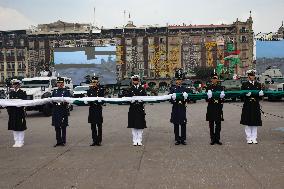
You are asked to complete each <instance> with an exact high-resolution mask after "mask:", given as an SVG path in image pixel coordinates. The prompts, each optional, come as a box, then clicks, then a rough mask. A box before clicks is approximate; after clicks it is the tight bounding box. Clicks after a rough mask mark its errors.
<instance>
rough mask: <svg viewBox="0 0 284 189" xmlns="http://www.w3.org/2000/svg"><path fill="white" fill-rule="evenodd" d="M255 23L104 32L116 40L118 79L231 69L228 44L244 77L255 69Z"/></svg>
mask: <svg viewBox="0 0 284 189" xmlns="http://www.w3.org/2000/svg"><path fill="white" fill-rule="evenodd" d="M252 24H253V20H252V18H251V17H249V18H248V19H247V21H245V22H241V21H239V20H236V22H234V23H233V24H229V25H225V24H222V25H173V26H167V27H146V28H137V27H135V26H134V25H133V24H130V26H127V25H126V27H125V28H123V30H121V31H119V30H117V29H110V30H105V31H104V32H105V33H109V36H115V37H116V41H117V51H118V53H117V71H118V76H119V79H124V78H128V77H129V76H130V75H131V74H133V73H136V74H140V75H141V76H142V77H144V78H145V79H161V78H170V77H172V76H173V74H174V70H175V69H177V68H183V69H184V70H185V72H187V73H192V72H193V71H194V69H195V68H196V67H214V68H215V67H216V66H217V64H223V65H224V66H229V62H228V61H227V60H224V58H225V57H227V56H228V55H229V52H228V50H227V49H228V46H229V45H231V46H233V48H234V50H235V52H238V57H239V59H240V62H239V63H238V64H237V65H236V66H235V68H234V69H235V73H236V74H239V75H243V74H245V72H246V70H247V69H249V68H252V67H254V65H253V46H254V38H253V36H254V33H253V30H252ZM119 32H120V33H119ZM118 33H119V34H118Z"/></svg>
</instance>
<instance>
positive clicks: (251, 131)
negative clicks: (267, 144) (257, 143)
mask: <svg viewBox="0 0 284 189" xmlns="http://www.w3.org/2000/svg"><path fill="white" fill-rule="evenodd" d="M245 133H246V135H247V141H250V140H256V139H257V126H245Z"/></svg>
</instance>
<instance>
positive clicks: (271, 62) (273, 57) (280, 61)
mask: <svg viewBox="0 0 284 189" xmlns="http://www.w3.org/2000/svg"><path fill="white" fill-rule="evenodd" d="M269 66H271V67H275V68H279V69H280V70H281V72H282V73H284V40H279V41H260V40H258V41H256V70H257V72H258V73H259V74H261V73H263V72H264V71H265V69H266V68H268V67H269Z"/></svg>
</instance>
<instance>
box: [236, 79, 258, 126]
mask: <svg viewBox="0 0 284 189" xmlns="http://www.w3.org/2000/svg"><path fill="white" fill-rule="evenodd" d="M241 89H242V90H261V84H260V83H258V82H257V81H254V82H253V83H252V82H250V81H247V82H244V83H243V84H242V88H241ZM260 99H261V98H260V97H259V95H258V94H257V95H255V94H253V93H252V94H251V96H246V95H245V96H244V104H243V108H242V115H241V121H240V123H241V124H242V125H247V126H262V121H261V111H260V104H259V100H260Z"/></svg>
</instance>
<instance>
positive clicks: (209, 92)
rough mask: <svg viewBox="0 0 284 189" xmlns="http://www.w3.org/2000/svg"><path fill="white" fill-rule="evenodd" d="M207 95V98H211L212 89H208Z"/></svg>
mask: <svg viewBox="0 0 284 189" xmlns="http://www.w3.org/2000/svg"><path fill="white" fill-rule="evenodd" d="M207 96H208V99H209V98H212V91H211V90H208V92H207Z"/></svg>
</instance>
